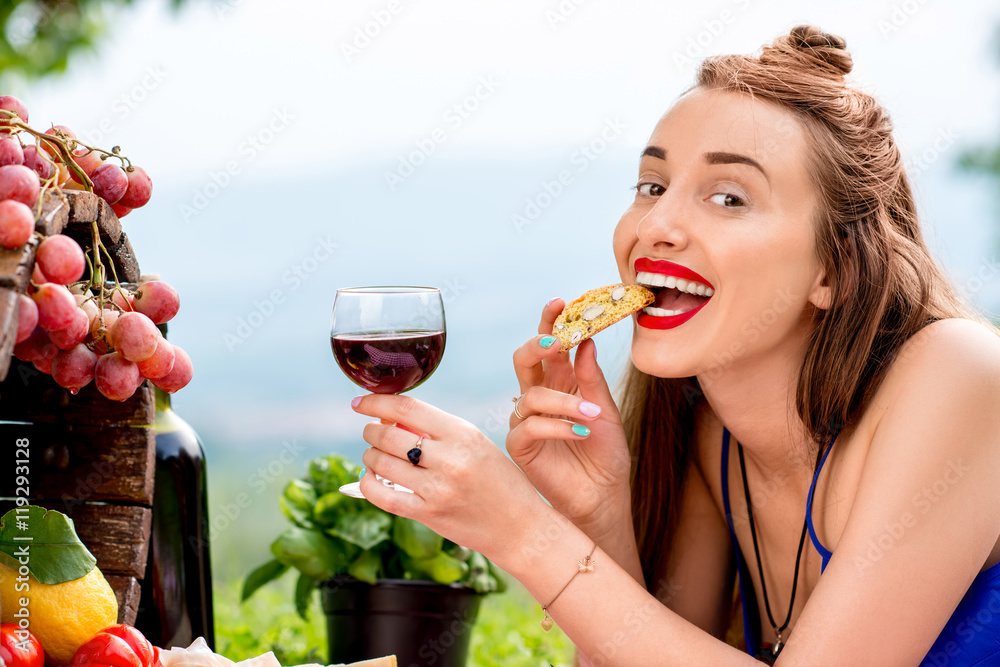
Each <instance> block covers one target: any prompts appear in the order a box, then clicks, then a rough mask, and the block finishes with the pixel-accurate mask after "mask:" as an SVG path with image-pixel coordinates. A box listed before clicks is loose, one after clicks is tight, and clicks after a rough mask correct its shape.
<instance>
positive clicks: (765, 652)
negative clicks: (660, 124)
mask: <svg viewBox="0 0 1000 667" xmlns="http://www.w3.org/2000/svg"><path fill="white" fill-rule="evenodd" d="M736 446H737V448H738V450H739V454H740V472H741V473H742V474H743V493H744V495H745V496H746V499H747V518H748V519H749V520H750V537H751V538H753V553H754V556H756V558H757V572H758V573H759V574H760V588H761V592H762V593H763V594H764V609H765V611H767V620H768V621H770V622H771V627H772V628H774V635H775V637H776V638H777V639H776V640H775V642H774V644H773V645H772V644H770V643H761V645H760V648H759V649H757V655H756V656H755V657H756V658H757V659H758V660H761V661H763V662H766V663H767V664H769V665H773V664H774V661H775V660H777V659H778V654H779V653H781V649H782V648H784V645H785V643H784V639H783V638H782V636H781V633H782V632H784V630H785V628H787V627H788V623H789V622H790V621H791V620H792V607H793V606H794V605H795V589H796V588H797V587H798V584H799V564H800V563H801V562H802V546H803V545H804V544H805V542H806V531H807V530H808V529H809V510H808V508H806V519H805V520H804V521H803V522H802V535H801V537H799V551H798V554H797V555H796V556H795V575H794V578H793V579H792V599H791V600H789V601H788V614H787V615H786V616H785V622H784V623H782V624H781V627H778V624H777V623H775V622H774V616H773V615H772V614H771V603H770V602H769V601H768V599H767V586H766V585H765V584H764V566H763V565H762V564H761V561H760V548H759V547H758V546H757V530H756V529H755V528H754V521H753V507H752V506H751V504H750V485H749V484H747V468H746V464H745V463H744V461H743V445H742V444H740V443H736ZM820 449H821V451H822V448H820Z"/></svg>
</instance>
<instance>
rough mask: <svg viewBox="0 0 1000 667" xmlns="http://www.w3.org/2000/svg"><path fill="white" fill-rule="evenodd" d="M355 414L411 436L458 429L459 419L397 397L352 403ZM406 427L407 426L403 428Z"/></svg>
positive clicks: (367, 398)
mask: <svg viewBox="0 0 1000 667" xmlns="http://www.w3.org/2000/svg"><path fill="white" fill-rule="evenodd" d="M351 407H352V408H353V409H354V411H355V412H358V413H360V414H363V415H368V416H369V417H377V418H379V419H381V420H382V422H383V423H390V424H399V425H400V427H401V428H405V429H407V430H409V431H410V432H411V433H415V432H420V433H433V434H440V433H443V432H444V431H447V430H448V428H449V427H451V426H454V425H456V423H457V422H459V421H460V420H458V419H457V418H456V417H453V416H452V415H450V414H448V413H447V412H445V411H444V410H439V409H438V408H435V407H434V406H433V405H429V404H427V403H424V402H423V401H419V400H417V399H415V398H413V397H412V396H397V395H395V394H366V395H364V396H356V397H355V398H354V400H353V401H351ZM404 424H405V426H403V425H404Z"/></svg>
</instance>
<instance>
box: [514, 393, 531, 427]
mask: <svg viewBox="0 0 1000 667" xmlns="http://www.w3.org/2000/svg"><path fill="white" fill-rule="evenodd" d="M521 396H524V394H521ZM521 396H515V397H514V398H512V399H510V400H512V401H513V402H514V416H515V417H517V418H518V419H520V420H521V421H524V420H525V419H527V417H525V416H524V415H522V414H521V412H520V411H519V410H518V409H517V404H518V403H519V402H520V401H521Z"/></svg>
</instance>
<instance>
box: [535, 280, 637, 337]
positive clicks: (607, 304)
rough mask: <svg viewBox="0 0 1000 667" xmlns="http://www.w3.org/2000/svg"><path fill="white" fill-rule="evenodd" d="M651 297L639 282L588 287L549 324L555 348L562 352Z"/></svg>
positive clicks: (627, 314) (621, 317) (634, 310)
mask: <svg viewBox="0 0 1000 667" xmlns="http://www.w3.org/2000/svg"><path fill="white" fill-rule="evenodd" d="M655 300H656V296H655V295H654V294H653V293H652V292H650V291H649V290H648V289H646V288H645V287H643V286H641V285H608V286H607V287H599V288H597V289H592V290H590V291H589V292H586V293H584V294H583V296H580V297H579V298H577V299H575V300H573V301H571V302H569V303H568V304H566V307H565V308H563V311H562V312H561V313H559V317H557V318H556V321H555V323H554V324H553V325H552V335H553V336H555V337H557V338H558V339H559V343H560V345H559V351H560V352H566V351H567V350H569V349H570V348H573V347H576V346H577V345H579V344H580V343H582V342H583V341H585V340H587V339H588V338H590V337H591V336H593V335H594V334H595V333H597V332H598V331H601V330H602V329H604V328H606V327H609V326H611V325H612V324H614V323H615V322H617V321H618V320H621V319H624V318H626V317H628V316H629V315H631V314H632V313H634V312H636V311H638V310H641V309H642V308H645V307H646V306H648V305H649V304H651V303H653V301H655Z"/></svg>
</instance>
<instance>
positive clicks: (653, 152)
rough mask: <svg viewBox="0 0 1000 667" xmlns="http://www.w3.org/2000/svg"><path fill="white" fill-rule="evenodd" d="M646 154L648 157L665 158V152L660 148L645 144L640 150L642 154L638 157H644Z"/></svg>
mask: <svg viewBox="0 0 1000 667" xmlns="http://www.w3.org/2000/svg"><path fill="white" fill-rule="evenodd" d="M647 155H649V156H650V157H655V158H658V159H660V160H666V159H667V152H666V151H665V150H663V149H662V148H657V147H656V146H646V148H644V149H643V151H642V155H640V156H639V157H640V158H644V157H646V156H647Z"/></svg>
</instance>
